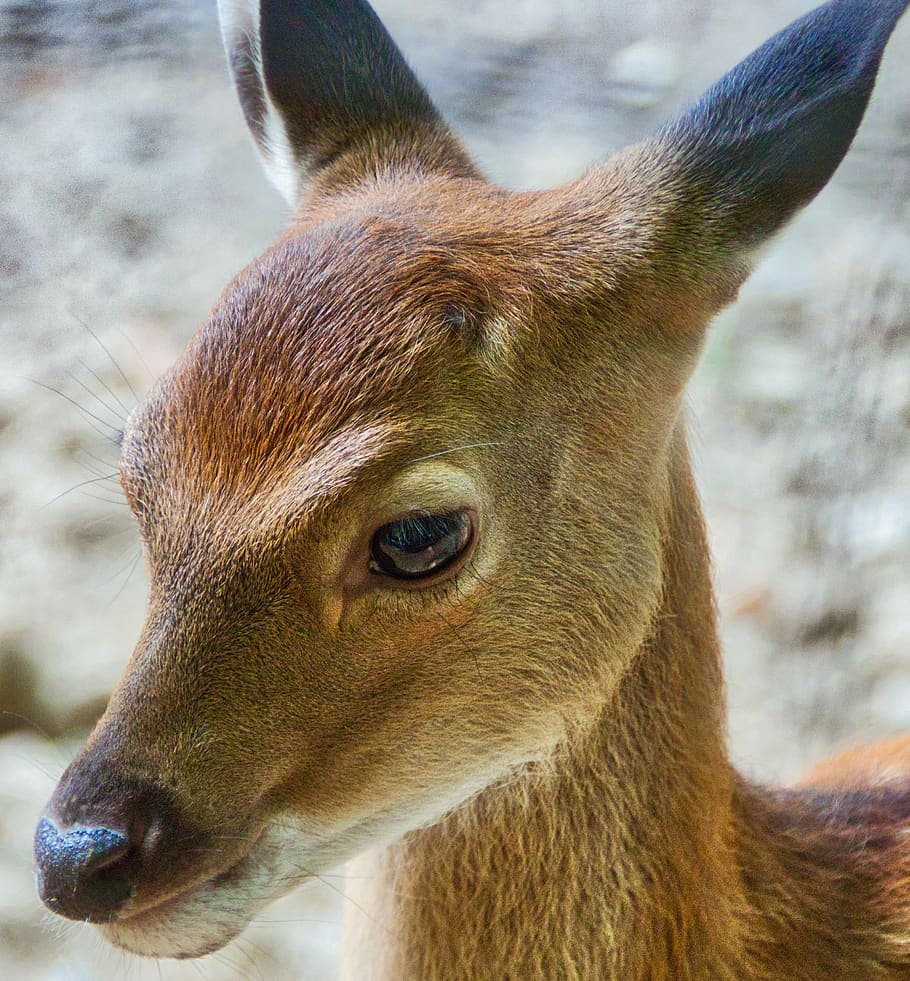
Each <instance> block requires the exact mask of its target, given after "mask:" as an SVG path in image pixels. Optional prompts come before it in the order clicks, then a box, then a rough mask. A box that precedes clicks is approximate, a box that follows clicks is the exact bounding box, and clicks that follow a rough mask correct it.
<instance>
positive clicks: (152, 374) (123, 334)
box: [117, 327, 155, 402]
mask: <svg viewBox="0 0 910 981" xmlns="http://www.w3.org/2000/svg"><path fill="white" fill-rule="evenodd" d="M117 333H118V334H119V335H120V336H121V337H122V338H123V339H124V340H125V341H126V343H127V344H129V346H130V347H131V348H132V349H133V353H134V354H135V355H136V357H137V358H138V359H139V360H140V362H141V363H142V367H143V368H145V370H146V371H147V372H148V376H149V378H152V379H154V377H155V372H154V371H152V369H151V368H150V367H149V363H148V361H146V360H145V358H144V357H143V356H142V352H141V351H140V350H139V348H138V347H137V345H136V342H135V341H134V340H133V339H132V337H130V335H129V334H127V333H126V331H124V330H121V329H120V328H119V327H118V328H117ZM131 391H132V389H131ZM133 394H134V395H135V394H136V393H135V392H133ZM136 401H137V402H138V401H139V400H138V399H137V400H136Z"/></svg>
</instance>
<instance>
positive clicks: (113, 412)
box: [67, 361, 123, 432]
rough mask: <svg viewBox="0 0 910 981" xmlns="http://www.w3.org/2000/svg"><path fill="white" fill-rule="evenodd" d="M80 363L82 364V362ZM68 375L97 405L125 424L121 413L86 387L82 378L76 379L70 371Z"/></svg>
mask: <svg viewBox="0 0 910 981" xmlns="http://www.w3.org/2000/svg"><path fill="white" fill-rule="evenodd" d="M79 363H80V364H81V363H82V362H81V361H80V362H79ZM67 374H68V375H69V377H70V378H71V379H72V380H73V381H74V382H75V383H76V384H77V385H78V386H79V387H80V388H81V389H82V391H83V392H86V393H87V394H88V395H91V397H92V398H93V399H94V400H95V401H96V402H97V403H98V404H99V405H100V406H102V408H104V409H106V410H107V411H108V412H110V414H111V415H112V416H113V417H114V418H115V419H116V420H117V422H119V423H122V422H123V420H122V419H121V417H120V413H119V412H117V411H116V410H115V409H112V408H111V407H110V406H109V405H108V404H107V402H105V401H104V399H103V398H101V396H100V395H99V394H98V393H97V392H95V391H93V390H92V389H91V388H89V386H88V385H86V384H85V382H84V381H82V379H81V378H77V377H76V376H75V375H74V374H73V373H72V372H71V371H69V372H67ZM115 429H117V431H118V432H119V431H120V430H119V427H115Z"/></svg>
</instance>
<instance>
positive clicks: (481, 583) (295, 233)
mask: <svg viewBox="0 0 910 981" xmlns="http://www.w3.org/2000/svg"><path fill="white" fill-rule="evenodd" d="M427 133H430V134H431V135H430V136H429V137H427V135H426V134H427ZM410 138H411V139H412V140H413V141H415V142H414V146H416V147H417V149H414V146H412V147H411V149H410V150H409V149H408V146H409V143H408V140H407V139H404V138H402V137H401V136H400V134H399V135H396V136H395V138H394V139H393V140H392V141H391V143H390V144H389V145H386V144H387V143H389V141H388V140H386V141H383V138H382V131H381V130H377V131H370V132H367V133H366V135H365V134H364V133H363V132H361V131H358V139H357V140H356V141H354V143H353V144H351V141H347V143H346V142H345V140H344V134H335V135H334V136H333V135H332V134H331V133H329V134H328V136H327V135H326V134H325V133H323V134H321V136H320V139H322V140H323V141H324V142H325V141H328V143H327V145H328V144H330V145H332V146H335V147H345V146H347V149H341V150H339V151H338V152H337V153H336V154H335V155H334V156H333V157H332V159H331V160H330V161H328V162H327V163H326V164H325V166H324V167H323V168H322V169H321V170H320V171H319V172H318V173H317V174H315V175H314V176H313V180H312V183H311V185H310V191H309V194H308V197H307V198H306V199H305V200H304V201H303V202H302V204H301V206H300V208H299V210H298V213H297V215H296V218H295V221H294V223H293V224H292V227H291V228H290V230H289V231H288V232H287V234H286V235H285V236H283V237H282V239H280V240H279V242H278V243H276V245H275V246H273V247H272V248H271V249H270V250H269V251H268V252H267V253H266V254H265V255H264V256H262V257H261V258H260V259H258V260H257V261H256V262H254V263H253V264H252V265H251V266H250V267H249V268H248V269H246V270H244V272H243V273H241V274H240V275H239V276H238V277H237V278H236V279H235V281H234V282H233V283H231V284H230V285H229V287H228V288H227V290H226V291H225V293H224V295H223V296H222V298H221V300H220V301H219V303H218V304H217V305H216V307H215V309H214V311H213V313H212V315H211V317H210V319H209V321H208V323H207V324H206V325H205V326H204V327H203V328H202V329H201V331H200V332H199V333H198V334H197V336H196V338H195V339H194V340H193V342H192V343H191V345H190V346H189V348H188V350H187V352H186V353H185V354H184V356H183V357H182V358H181V359H180V361H179V362H178V363H177V365H176V366H175V367H174V368H173V370H172V371H171V372H170V373H169V374H168V375H167V376H166V377H165V378H164V379H163V380H162V381H161V382H160V383H159V385H158V386H157V388H156V390H155V391H154V392H153V393H152V395H151V396H150V398H149V399H148V400H147V402H146V403H145V404H144V405H143V406H142V407H141V409H140V410H138V411H137V413H135V414H134V416H133V417H132V419H131V420H130V424H129V426H128V427H127V431H126V433H125V438H124V444H123V461H122V468H121V469H122V480H123V485H124V488H125V490H126V493H127V495H128V497H129V500H130V503H131V505H132V507H133V509H134V511H135V513H136V515H137V518H138V520H139V523H140V526H141V529H142V532H143V538H144V542H145V548H146V555H147V559H148V564H149V569H150V575H151V599H150V607H149V615H148V622H147V624H146V627H145V630H144V632H143V635H142V637H141V639H140V642H139V645H138V647H137V650H136V652H135V654H134V655H133V658H132V660H131V662H130V664H129V666H128V668H127V671H126V674H125V676H124V679H123V681H122V682H121V684H120V686H119V687H118V689H117V691H116V692H115V694H114V696H113V698H112V700H111V704H110V706H109V707H108V710H107V712H106V713H105V715H104V717H103V718H102V720H101V721H100V722H99V724H98V727H97V729H96V730H95V733H94V734H93V736H92V738H91V740H90V742H89V745H88V746H87V748H86V749H85V750H84V751H83V753H82V754H81V755H80V757H79V758H78V759H77V761H76V762H75V763H74V764H73V766H72V767H71V768H70V770H69V771H68V773H67V775H66V776H65V778H64V780H63V781H62V783H61V789H60V790H59V791H58V794H57V795H56V797H55V802H54V804H53V807H55V808H56V812H54V813H56V815H57V817H56V820H58V821H60V822H61V824H62V823H63V819H62V818H61V817H60V815H61V814H62V815H63V817H64V818H66V819H67V820H69V819H72V815H73V814H74V813H77V812H78V814H79V816H80V819H81V820H88V819H89V818H93V819H94V820H95V821H100V820H101V815H100V811H99V810H98V809H100V808H101V807H102V803H103V802H104V800H105V795H106V797H107V799H108V805H107V806H109V807H112V806H114V805H113V804H112V803H111V802H112V801H115V800H116V799H117V788H118V782H117V781H118V780H119V779H121V777H116V776H115V777H110V778H108V777H107V776H104V777H103V778H102V777H99V776H98V775H99V774H103V775H107V774H120V775H127V776H128V778H129V779H130V780H132V781H134V782H135V781H138V780H142V781H146V782H147V783H149V784H152V785H154V786H155V787H156V788H159V789H160V790H161V792H162V793H166V794H167V798H168V800H169V802H170V803H169V806H171V807H173V808H174V810H175V812H176V813H179V815H180V827H181V828H183V829H190V830H189V831H187V832H186V834H187V837H186V838H185V839H181V840H188V841H189V840H191V841H192V842H193V848H192V849H191V850H190V851H188V852H186V853H185V854H183V855H181V858H180V860H179V861H177V862H175V863H174V866H173V867H172V868H168V869H167V870H166V872H167V875H164V874H162V872H161V870H160V869H159V870H158V871H157V872H154V871H148V872H146V871H143V870H140V872H139V873H137V874H136V879H135V883H134V885H135V889H134V893H133V897H132V899H131V900H130V904H131V905H130V906H129V907H128V908H127V909H126V910H125V911H124V912H123V914H122V916H121V921H118V922H114V923H113V924H112V925H110V926H108V927H105V930H106V931H107V934H108V936H109V937H111V939H113V940H114V941H115V942H117V943H121V944H123V945H124V946H128V947H130V948H131V949H141V950H146V952H147V950H148V949H152V950H153V952H157V951H161V950H163V951H164V952H167V951H168V950H170V948H169V947H168V946H167V944H166V943H164V942H163V941H160V940H157V939H156V940H155V944H157V946H154V945H152V946H151V947H149V945H145V946H143V945H142V943H141V942H140V941H141V937H142V936H144V935H149V936H155V937H157V936H158V935H159V934H162V935H163V934H166V933H167V932H168V931H169V930H170V929H171V927H170V924H171V923H172V922H174V921H172V920H168V919H167V917H168V916H171V915H172V911H170V910H169V907H168V901H169V900H173V901H174V902H175V903H177V905H178V906H179V902H178V901H179V900H180V898H181V897H182V896H185V895H186V894H187V892H192V890H193V888H197V887H203V888H204V887H206V885H207V884H211V883H212V882H213V881H218V879H225V880H231V879H232V878H233V879H242V877H243V875H247V874H250V873H249V871H248V870H247V869H246V867H245V866H244V862H243V859H244V855H247V854H253V855H257V854H260V853H258V852H256V848H257V842H258V841H259V838H260V836H261V835H263V834H264V833H265V832H266V831H268V829H269V828H270V827H274V826H275V825H276V823H280V822H281V821H285V820H288V819H290V818H294V819H295V820H297V821H298V822H299V823H300V825H301V827H302V828H303V831H301V835H304V836H305V835H306V834H308V833H309V829H316V833H317V837H318V838H319V841H321V840H323V839H328V838H332V836H333V835H335V834H337V835H338V836H340V837H339V841H340V842H341V843H340V844H339V846H338V851H336V852H331V855H332V856H334V857H335V858H336V859H338V858H339V857H342V858H343V857H349V856H350V855H351V854H353V853H354V852H356V851H357V850H359V849H362V848H363V847H365V845H370V844H372V845H378V846H380V847H379V849H378V850H374V851H373V852H372V853H370V854H368V855H367V856H366V857H364V858H362V859H361V860H359V861H358V862H357V863H356V867H355V868H356V871H355V875H354V877H353V878H352V880H351V883H350V885H349V888H350V889H351V891H352V892H353V893H354V896H353V899H354V902H352V904H351V906H350V908H349V917H348V936H347V940H346V971H347V975H348V976H349V977H351V978H355V979H358V981H360V979H366V978H371V977H375V978H396V979H397V978H409V979H420V981H431V979H446V981H449V979H455V978H460V977H465V978H476V977H490V978H522V979H524V978H544V977H546V978H585V979H588V978H615V979H617V981H636V979H642V981H644V979H655V981H657V979H667V981H670V979H695V978H698V979H712V981H713V979H730V981H733V979H738V981H742V979H754V981H758V979H770V978H774V979H781V981H784V979H787V981H796V979H800V981H801V979H805V981H809V979H813V981H815V979H817V981H822V979H831V978H851V979H852V978H856V979H860V978H882V979H884V978H890V979H899V978H910V943H908V942H910V852H908V838H907V835H906V831H907V828H908V819H910V797H908V792H907V790H906V789H905V787H906V784H905V783H898V782H896V781H892V782H890V783H888V785H887V786H882V787H878V788H874V789H868V790H862V789H857V786H856V785H854V784H853V783H850V784H849V785H847V786H842V785H841V783H842V782H841V781H838V780H835V781H832V780H831V779H829V777H828V776H827V775H825V774H822V775H820V778H819V780H820V783H822V784H824V785H825V786H828V787H831V789H829V790H824V791H822V790H816V789H811V788H806V789H801V790H789V791H773V790H768V789H765V788H760V787H756V786H752V785H749V784H748V783H746V782H745V781H743V780H742V779H740V778H739V777H738V776H737V775H736V774H735V773H734V772H733V770H732V768H731V766H730V764H729V762H728V760H727V756H726V750H725V734H724V708H723V683H722V677H721V669H720V662H719V654H718V645H717V637H716V632H715V624H714V606H713V599H712V592H711V584H710V574H709V559H708V553H707V548H706V544H705V536H704V530H703V527H702V520H701V516H700V511H699V505H698V500H697V495H696V492H695V489H694V486H693V483H692V477H691V471H690V467H689V462H688V455H687V450H686V437H685V424H684V420H683V419H682V417H681V414H680V404H681V397H682V391H683V388H684V386H685V383H686V380H687V378H688V376H689V373H690V372H691V370H692V367H693V365H694V363H695V361H696V359H697V355H698V351H699V348H700V345H701V339H702V335H703V330H704V327H705V325H706V323H707V321H708V320H709V318H710V317H711V315H712V314H713V313H714V312H715V311H716V310H717V309H719V308H720V307H721V306H722V305H723V304H724V303H726V302H728V301H729V300H730V299H731V298H732V297H733V296H734V295H735V292H736V290H737V288H738V286H739V284H740V283H741V281H742V279H743V278H744V276H745V274H746V271H747V266H748V257H744V256H743V255H742V254H741V252H740V251H737V250H736V249H734V248H733V247H732V246H731V243H730V241H729V240H728V238H729V229H727V228H726V226H725V225H724V223H723V221H722V220H721V219H722V216H719V215H716V214H714V212H713V211H712V210H711V202H710V196H709V195H708V194H707V192H706V191H705V189H704V188H702V187H700V186H697V185H695V186H693V184H692V182H691V181H690V180H688V179H687V178H686V171H685V161H684V160H682V159H681V157H680V155H679V154H678V153H677V151H676V148H675V147H674V146H673V145H670V144H668V143H666V142H665V141H662V140H660V139H656V140H653V141H650V142H648V143H645V144H642V145H641V146H639V147H636V148H632V149H631V150H629V151H626V152H625V153H623V154H621V155H620V156H618V157H617V158H615V159H614V160H613V161H611V162H610V163H608V164H606V165H603V166H601V167H598V168H595V169H594V170H593V171H592V172H591V173H590V174H588V175H586V176H585V177H584V178H582V179H581V180H579V181H577V182H575V183H574V184H572V185H569V186H568V187H566V188H562V189H559V190H556V191H551V192H546V193H535V194H514V193H509V192H506V191H503V190H502V189H499V188H496V187H493V186H491V185H489V184H488V183H486V182H484V181H482V180H480V179H479V178H477V177H476V175H475V174H474V172H473V170H472V169H471V168H470V167H469V166H468V165H467V164H466V163H465V161H466V157H465V156H464V154H463V151H461V149H460V148H459V147H458V145H457V143H455V142H454V138H452V137H451V136H450V134H448V131H445V130H441V129H438V128H436V127H435V124H433V125H430V126H429V129H427V125H426V121H425V120H424V121H423V123H422V125H421V127H419V128H418V130H417V131H416V132H415V133H414V134H411V136H410ZM428 140H429V142H427V141H428ZM467 505H470V506H471V507H474V508H475V509H476V511H477V513H478V515H479V518H478V522H479V533H478V539H477V544H476V547H475V550H474V553H473V554H472V556H471V558H470V561H469V562H468V563H467V564H466V565H465V567H464V568H463V569H461V570H460V571H458V572H457V574H456V575H454V576H449V577H447V578H444V579H443V580H442V581H440V582H438V583H436V584H434V585H432V586H427V587H426V588H424V589H413V588H404V587H395V586H394V585H390V584H389V583H388V582H382V581H380V580H379V579H378V578H377V577H375V576H372V577H371V575H370V574H369V573H367V571H366V570H367V548H368V542H369V540H370V536H371V534H372V532H373V531H374V530H375V529H376V527H378V526H379V525H381V524H382V523H383V522H385V521H388V520H390V518H391V517H392V516H394V515H395V514H396V513H400V512H401V511H408V510H413V509H415V508H419V507H428V508H430V509H432V508H433V507H437V508H446V507H461V506H467ZM852 769H856V771H857V772H859V773H862V775H863V777H864V778H866V777H873V776H874V774H872V773H870V772H869V768H867V767H864V766H860V767H858V768H852ZM123 779H126V778H125V777H124V778H123ZM105 781H107V782H105ZM872 782H874V780H873V781H872ZM835 784H836V786H835ZM86 787H92V788H93V789H92V790H91V792H90V793H88V792H87V791H86ZM87 794H88V798H90V799H91V801H92V807H94V808H95V809H96V811H95V812H91V811H90V809H88V805H87V804H85V803H84V800H85V799H88V798H87V797H86V795H87ZM80 795H82V796H81V797H80ZM80 800H82V801H83V803H79V801H80ZM99 802H100V803H99ZM79 808H81V810H79ZM338 829H341V830H340V831H339V830H338ZM402 832H406V833H404V834H403V836H402ZM307 841H309V844H306V845H305V846H304V845H301V846H300V847H301V849H302V854H303V861H301V863H300V868H298V869H297V871H296V876H297V879H299V878H303V877H305V875H306V874H307V872H308V869H307V868H306V867H305V866H306V864H307V863H308V862H309V860H310V856H311V852H312V851H313V850H314V849H315V850H316V851H318V848H317V845H318V844H319V841H317V844H316V845H314V844H313V843H312V841H310V839H307ZM178 844H179V843H178ZM168 847H170V848H171V853H173V852H174V849H176V848H177V847H178V845H177V844H174V843H173V842H172V843H171V844H170V845H169V846H168ZM307 849H310V851H307ZM258 861H259V864H262V863H263V862H264V861H265V859H260V860H258ZM235 863H239V864H238V865H236V866H235ZM255 864H256V863H254V866H255ZM238 869H239V870H240V871H237V870H238ZM317 871H318V869H317ZM219 872H220V873H222V875H221V876H220V877H218V878H217V879H215V880H213V879H212V877H213V876H214V875H216V873H219ZM287 877H288V878H289V879H291V878H293V877H292V876H291V874H290V873H287ZM294 881H296V879H294ZM162 910H163V912H162ZM173 915H175V916H176V915H177V914H173ZM251 915H252V914H251ZM188 922H197V921H188ZM240 927H242V922H241V923H240V924H239V925H232V926H231V927H230V930H228V929H227V928H226V929H225V930H224V931H222V933H220V934H217V935H216V937H215V940H213V941H211V942H209V941H206V942H205V944H201V945H200V946H199V947H198V949H197V947H189V948H186V947H184V948H180V949H179V951H178V953H181V954H185V953H186V952H187V951H189V952H190V953H202V952H204V951H205V950H207V949H210V948H211V947H212V946H215V947H217V946H218V945H219V944H220V943H223V942H225V941H226V940H227V939H229V937H230V935H231V930H233V931H234V932H236V929H239V928H240ZM156 930H157V931H158V933H155V931H156ZM137 937H139V938H140V940H137V939H136V938H137ZM191 939H192V938H190V940H191ZM189 942H190V941H189V940H188V941H187V943H189ZM206 944H207V945H208V946H206Z"/></svg>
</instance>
